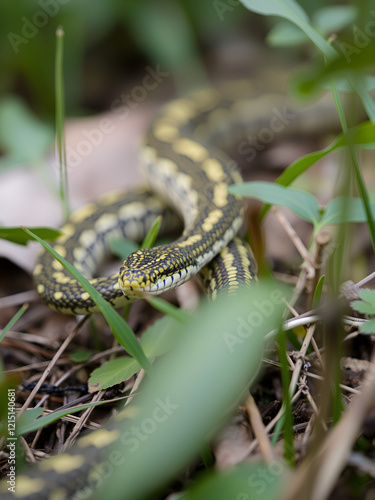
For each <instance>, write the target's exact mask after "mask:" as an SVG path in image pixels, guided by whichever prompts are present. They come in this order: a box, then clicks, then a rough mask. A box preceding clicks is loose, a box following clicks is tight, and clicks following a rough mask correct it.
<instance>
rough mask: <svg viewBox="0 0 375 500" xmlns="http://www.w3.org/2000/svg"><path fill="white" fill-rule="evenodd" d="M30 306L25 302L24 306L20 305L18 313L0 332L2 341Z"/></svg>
mask: <svg viewBox="0 0 375 500" xmlns="http://www.w3.org/2000/svg"><path fill="white" fill-rule="evenodd" d="M28 307H29V305H28V304H24V305H23V306H22V307H20V308H19V309H18V311H17V312H16V314H15V315H14V316H13V318H12V319H11V320H10V321H8V323H7V324H6V325H5V326H4V328H3V330H2V332H1V333H0V342H1V341H2V340H3V338H4V337H5V335H6V334H7V333H8V332H9V330H10V329H11V328H12V326H13V325H15V323H17V321H18V320H19V319H20V317H21V316H22V315H23V313H24V312H26V311H27V308H28Z"/></svg>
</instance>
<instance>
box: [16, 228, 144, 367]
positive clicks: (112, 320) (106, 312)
mask: <svg viewBox="0 0 375 500" xmlns="http://www.w3.org/2000/svg"><path fill="white" fill-rule="evenodd" d="M25 231H26V232H27V233H28V234H29V235H30V236H32V237H33V238H34V239H35V240H37V241H39V243H40V244H41V245H43V246H44V248H45V249H46V250H48V252H50V253H51V254H52V255H53V256H54V257H55V259H56V260H58V261H59V262H60V264H62V265H63V266H64V267H65V269H67V270H68V271H69V272H70V273H71V274H72V275H73V276H74V278H75V279H76V280H77V281H78V282H79V283H80V284H81V285H82V286H83V288H84V289H85V290H86V292H88V293H89V294H90V296H91V298H92V300H93V301H94V302H95V304H96V305H97V307H98V309H99V310H100V312H101V313H102V314H103V316H104V317H105V319H106V320H107V322H108V325H109V327H110V328H111V330H112V333H113V335H114V336H115V337H116V339H117V340H118V342H119V343H120V344H121V345H122V346H123V347H124V349H125V350H126V351H127V352H128V353H129V354H130V355H131V356H133V357H134V358H135V359H136V360H137V361H138V363H139V364H140V365H141V366H142V368H144V369H145V371H146V372H151V370H152V367H151V364H150V362H149V360H148V359H147V357H146V355H145V353H144V352H143V349H142V347H141V346H140V344H139V342H138V340H137V337H136V336H135V335H134V333H133V331H132V330H131V329H130V328H129V326H128V325H127V323H126V322H125V321H124V320H123V318H122V317H121V316H119V315H118V314H117V312H116V311H115V310H114V309H113V308H112V307H111V305H110V304H108V302H107V301H106V300H105V299H104V298H103V297H102V296H101V295H100V293H99V292H98V291H97V289H96V288H95V287H93V286H92V285H91V283H90V282H89V281H88V279H87V278H85V277H84V276H82V274H80V273H79V272H78V271H77V270H76V269H75V268H74V267H73V266H72V264H70V263H69V262H67V261H66V260H65V259H64V258H63V257H61V255H59V254H58V253H57V252H56V250H54V249H53V248H52V247H51V246H50V245H49V244H48V243H46V242H45V241H43V240H42V239H41V238H39V236H37V235H36V234H34V233H33V232H32V231H30V230H29V229H27V228H25Z"/></svg>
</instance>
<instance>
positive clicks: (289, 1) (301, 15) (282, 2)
mask: <svg viewBox="0 0 375 500" xmlns="http://www.w3.org/2000/svg"><path fill="white" fill-rule="evenodd" d="M241 3H243V5H244V6H245V7H246V8H247V9H249V10H252V11H253V12H256V13H258V14H263V15H264V16H280V17H284V18H285V19H289V21H292V22H293V23H295V24H296V25H298V24H299V23H300V21H301V20H303V21H304V22H309V18H308V16H307V14H306V12H305V11H304V10H303V8H302V7H301V6H300V5H299V4H298V3H297V2H295V1H294V0H262V1H261V2H259V0H241Z"/></svg>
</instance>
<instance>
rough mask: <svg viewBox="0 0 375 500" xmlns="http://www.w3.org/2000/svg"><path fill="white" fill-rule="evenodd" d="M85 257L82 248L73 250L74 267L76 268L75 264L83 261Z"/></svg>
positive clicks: (85, 252)
mask: <svg viewBox="0 0 375 500" xmlns="http://www.w3.org/2000/svg"><path fill="white" fill-rule="evenodd" d="M86 255H87V251H86V250H85V249H84V248H82V247H76V248H75V249H74V250H73V256H74V259H75V261H76V262H75V263H74V267H76V265H77V263H80V262H82V261H83V259H84V258H85V257H86Z"/></svg>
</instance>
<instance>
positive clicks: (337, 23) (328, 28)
mask: <svg viewBox="0 0 375 500" xmlns="http://www.w3.org/2000/svg"><path fill="white" fill-rule="evenodd" d="M357 15H358V9H357V8H356V7H355V6H354V5H332V6H329V7H322V8H320V9H318V10H317V11H316V12H314V14H313V16H312V22H313V24H314V25H315V26H316V27H317V28H318V29H319V30H320V31H321V32H322V33H323V35H329V34H330V33H334V32H335V33H337V32H338V31H340V30H342V29H343V28H345V26H348V25H349V24H350V23H352V22H354V21H355V19H356V17H357Z"/></svg>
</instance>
